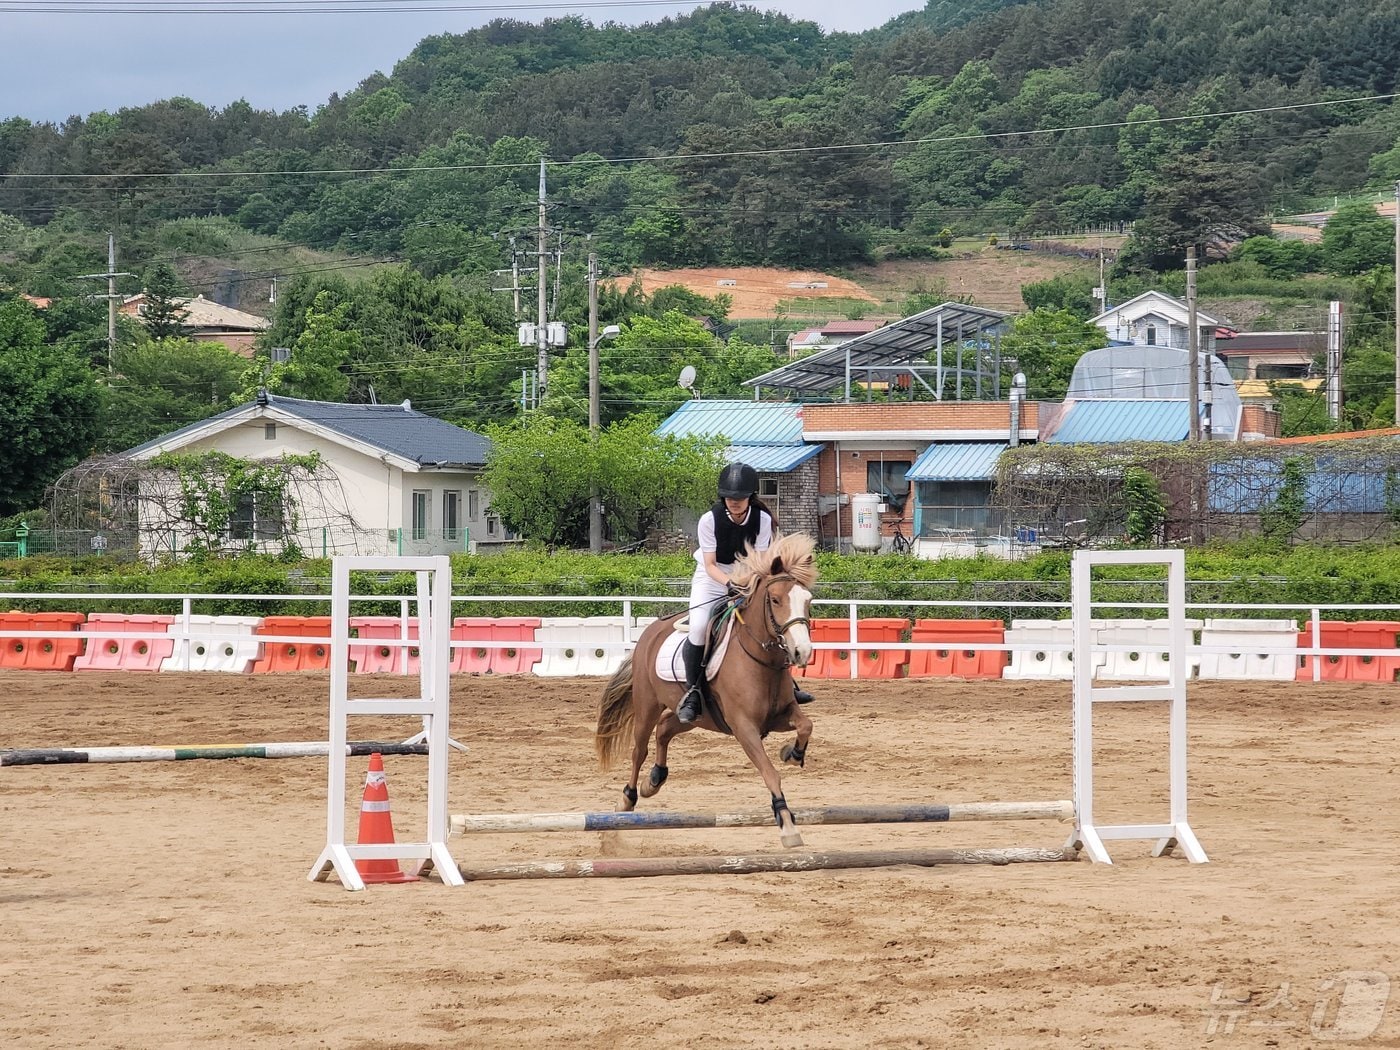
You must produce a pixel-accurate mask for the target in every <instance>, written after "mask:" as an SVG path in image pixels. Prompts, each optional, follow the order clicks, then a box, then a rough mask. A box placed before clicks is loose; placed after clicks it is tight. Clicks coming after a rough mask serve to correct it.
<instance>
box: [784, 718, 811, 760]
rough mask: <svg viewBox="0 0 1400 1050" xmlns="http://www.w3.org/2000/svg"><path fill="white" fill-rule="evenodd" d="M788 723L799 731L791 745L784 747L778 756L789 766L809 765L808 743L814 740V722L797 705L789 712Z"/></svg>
mask: <svg viewBox="0 0 1400 1050" xmlns="http://www.w3.org/2000/svg"><path fill="white" fill-rule="evenodd" d="M788 722H790V723H791V725H792V728H793V729H795V730H797V736H795V737H793V740H792V743H791V744H785V745H783V749H782V750H781V751H780V752H778V756H779V757H780V758H781V759H782V760H783V761H784V762H786V763H788V764H789V765H793V766H806V765H807V741H809V740H811V739H812V720H811V719H810V718H808V717H807V716H806V715H805V714H803V712H802V708H800V707H798V706H797V704H796V703H794V704H793V705H792V707H791V708H789V710H788Z"/></svg>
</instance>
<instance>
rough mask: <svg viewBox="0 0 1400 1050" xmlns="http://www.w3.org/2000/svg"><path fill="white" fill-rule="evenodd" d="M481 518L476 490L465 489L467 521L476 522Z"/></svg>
mask: <svg viewBox="0 0 1400 1050" xmlns="http://www.w3.org/2000/svg"><path fill="white" fill-rule="evenodd" d="M480 517H481V506H480V503H479V500H478V497H477V491H476V489H467V520H468V521H476V520H478V519H479V518H480Z"/></svg>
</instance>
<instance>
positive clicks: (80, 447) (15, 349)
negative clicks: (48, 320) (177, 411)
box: [0, 299, 101, 516]
mask: <svg viewBox="0 0 1400 1050" xmlns="http://www.w3.org/2000/svg"><path fill="white" fill-rule="evenodd" d="M100 406H101V395H100V393H99V390H98V387H97V382H96V380H95V379H94V377H93V373H92V371H91V370H90V369H89V368H88V367H87V364H86V363H85V362H84V361H83V360H82V358H81V357H80V356H79V355H78V354H76V353H74V352H73V351H72V350H70V349H68V348H66V347H63V346H56V345H54V344H52V343H48V342H46V341H45V331H44V323H43V321H42V320H41V319H40V318H39V316H38V314H37V312H36V311H35V310H34V308H33V307H31V306H30V305H29V304H28V303H26V302H24V301H23V300H19V299H16V300H12V301H11V302H8V303H5V304H4V305H3V306H0V433H3V434H4V435H5V440H4V441H3V442H0V516H4V515H7V514H16V513H19V512H21V511H25V510H29V509H31V508H33V507H35V506H36V505H37V504H38V503H39V501H40V499H41V498H42V497H43V494H44V488H45V486H46V485H47V484H48V483H49V482H50V481H52V480H53V479H54V478H56V477H58V475H59V474H61V473H63V471H65V470H67V469H68V468H69V467H71V466H72V465H73V464H74V463H76V462H78V460H80V459H82V458H83V456H85V455H87V454H88V453H89V452H90V451H91V450H92V443H93V439H94V437H95V436H96V434H97V427H98V414H99V410H100Z"/></svg>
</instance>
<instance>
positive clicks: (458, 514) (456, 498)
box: [442, 490, 462, 540]
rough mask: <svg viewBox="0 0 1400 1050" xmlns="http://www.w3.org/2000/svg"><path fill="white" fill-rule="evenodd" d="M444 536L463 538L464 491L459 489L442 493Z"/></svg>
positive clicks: (449, 538) (446, 538)
mask: <svg viewBox="0 0 1400 1050" xmlns="http://www.w3.org/2000/svg"><path fill="white" fill-rule="evenodd" d="M442 538H443V539H445V540H460V539H461V538H462V493H461V492H459V491H457V490H450V491H447V492H444V493H443V494H442Z"/></svg>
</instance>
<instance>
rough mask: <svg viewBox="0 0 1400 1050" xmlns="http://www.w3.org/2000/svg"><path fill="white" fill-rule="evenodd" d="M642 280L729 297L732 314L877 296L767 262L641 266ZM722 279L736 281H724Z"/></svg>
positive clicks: (651, 285) (650, 285)
mask: <svg viewBox="0 0 1400 1050" xmlns="http://www.w3.org/2000/svg"><path fill="white" fill-rule="evenodd" d="M632 276H633V277H634V278H635V279H636V280H638V281H640V282H641V285H642V291H644V292H645V293H646V294H647V295H652V294H654V293H655V292H656V291H657V289H659V288H666V287H668V286H670V285H673V284H679V285H682V286H684V287H686V288H689V289H690V290H691V291H692V292H695V293H696V294H697V295H703V296H708V297H714V296H716V295H721V294H722V295H727V296H729V298H730V310H729V314H730V316H731V317H741V318H742V317H768V316H771V315H772V313H773V308H774V307H776V306H777V305H778V304H779V303H781V302H784V301H792V300H811V305H812V307H813V309H816V310H820V308H821V305H822V304H821V300H823V299H842V300H851V299H858V300H863V301H865V302H870V303H873V302H876V299H875V298H874V297H873V296H872V295H871V294H870V293H869V292H867V291H866V290H865V289H864V288H862V287H861V286H860V285H858V284H856V283H855V282H854V281H848V280H846V279H845V278H843V277H833V276H832V275H831V274H826V273H821V272H819V271H817V270H779V269H774V268H772V267H766V266H715V267H696V266H691V267H685V268H682V269H677V270H647V269H642V270H638V271H637V272H636V273H635V274H633V275H632ZM720 281H733V282H734V284H732V285H721V284H720V283H719V282H720ZM794 284H799V285H807V284H820V285H824V287H820V288H806V287H802V288H794V287H792V285H794Z"/></svg>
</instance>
